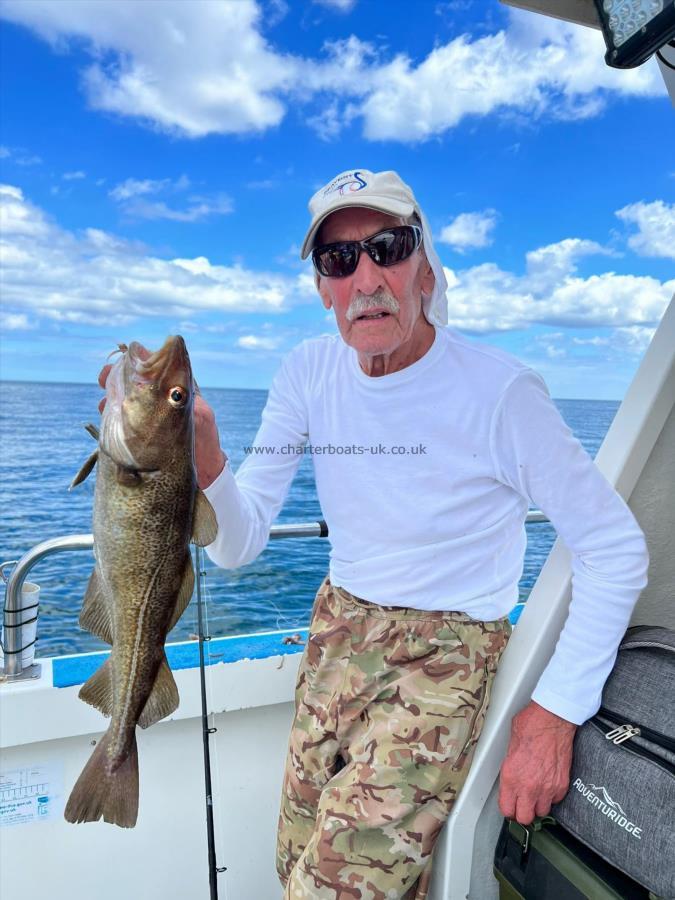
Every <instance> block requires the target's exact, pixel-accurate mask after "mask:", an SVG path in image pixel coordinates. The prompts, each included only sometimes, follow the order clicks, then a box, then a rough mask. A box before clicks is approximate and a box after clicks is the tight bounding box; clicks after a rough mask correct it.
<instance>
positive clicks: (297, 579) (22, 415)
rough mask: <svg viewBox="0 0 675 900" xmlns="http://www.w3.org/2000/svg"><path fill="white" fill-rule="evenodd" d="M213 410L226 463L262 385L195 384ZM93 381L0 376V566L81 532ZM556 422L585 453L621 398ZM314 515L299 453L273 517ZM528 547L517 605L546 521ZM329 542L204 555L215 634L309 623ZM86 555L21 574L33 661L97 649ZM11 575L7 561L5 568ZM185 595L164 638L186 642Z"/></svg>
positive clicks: (191, 627) (530, 529)
mask: <svg viewBox="0 0 675 900" xmlns="http://www.w3.org/2000/svg"><path fill="white" fill-rule="evenodd" d="M202 392H203V394H204V397H205V399H206V400H207V402H208V403H209V404H210V405H211V406H212V407H213V409H214V411H215V414H216V419H217V421H218V424H219V428H220V433H221V440H222V445H223V447H224V448H225V449H226V451H227V453H228V456H229V457H230V459H231V462H232V465H233V467H234V468H235V469H236V468H237V466H238V465H239V464H240V463H241V462H242V461H243V459H244V448H245V447H247V446H250V444H251V442H252V441H253V438H254V437H255V434H256V431H257V429H258V425H259V423H260V414H261V412H262V409H263V407H264V405H265V400H266V397H267V392H266V391H259V390H234V389H218V388H212V389H202ZM101 396H102V394H101V390H100V389H99V388H98V386H96V385H83V384H54V383H50V384H38V383H29V382H9V381H4V382H0V440H1V447H2V452H1V453H0V502H1V504H2V506H1V509H2V532H1V535H0V562H6V561H11V560H17V559H19V558H20V557H21V556H22V555H23V554H24V553H26V552H27V551H28V550H30V549H31V548H32V547H33V546H35V545H36V544H38V543H40V542H41V541H44V540H47V539H49V538H54V537H62V536H66V535H73V534H82V533H88V532H91V528H92V506H93V499H94V484H95V477H94V475H91V476H90V477H89V478H88V479H87V481H85V482H84V483H83V484H82V485H80V486H78V487H77V488H75V489H74V490H72V491H69V490H68V486H69V484H70V482H71V480H72V478H73V476H74V475H75V474H76V472H77V471H78V470H79V468H80V466H81V465H82V463H83V462H84V460H85V459H86V458H87V457H88V456H89V455H90V454H91V452H92V450H93V448H94V444H93V440H92V438H91V437H90V436H89V435H88V434H87V433H86V432H85V430H84V425H85V424H86V423H87V422H97V421H98V410H97V405H98V402H99V400H100V398H101ZM555 403H556V405H557V407H558V409H559V410H560V412H561V414H562V416H563V418H564V420H565V421H566V423H567V424H568V425H569V427H570V428H571V429H572V431H573V432H574V434H575V435H576V437H577V438H578V439H579V440H580V441H581V443H582V445H583V446H584V448H585V449H586V451H587V452H588V453H589V454H590V455H591V457H593V458H594V457H595V455H596V453H597V451H598V448H599V447H600V444H601V443H602V440H603V438H604V436H605V434H606V433H607V430H608V428H609V426H610V424H611V422H612V419H613V418H614V415H615V413H616V411H617V409H618V407H619V403H618V402H615V401H607V400H556V401H555ZM320 518H321V508H320V506H319V502H318V499H317V495H316V488H315V484H314V476H313V471H312V464H311V459H310V457H309V456H307V457H305V458H303V461H302V462H301V464H300V467H299V470H298V472H297V474H296V477H295V480H294V481H293V484H292V486H291V489H290V492H289V495H288V498H287V501H286V503H285V505H284V508H283V510H282V511H281V513H280V515H279V517H278V519H277V521H278V522H280V523H281V522H315V521H317V520H318V519H320ZM527 535H528V544H527V553H526V556H525V563H524V568H523V574H522V578H521V580H520V585H519V599H520V601H526V600H527V597H528V595H529V593H530V590H531V589H532V586H533V584H534V582H535V580H536V578H537V575H538V573H539V570H540V569H541V566H542V565H543V563H544V561H545V559H546V557H547V555H548V553H549V551H550V549H551V547H552V545H553V541H554V538H555V532H554V529H553V527H552V526H551V525H550V524H548V523H541V524H534V523H533V524H530V525H528V526H527ZM328 551H329V545H328V540H327V539H325V538H288V539H283V540H277V541H273V542H270V544H269V546H268V548H267V549H266V550H265V551H264V552H263V553H262V554H261V555H260V556H259V557H258V559H256V560H255V561H254V562H252V563H250V564H249V565H247V566H243V567H241V568H240V569H236V570H234V571H225V570H222V569H219V568H217V567H216V566H214V565H213V564H212V563H211V562H210V560H208V559H207V558H205V571H206V574H205V576H204V580H203V584H204V597H205V600H206V610H207V614H208V627H209V632H210V633H211V634H212V635H213V636H223V635H236V634H251V633H254V632H261V631H270V630H278V629H295V628H299V627H302V626H305V625H307V624H308V621H309V614H310V610H311V607H312V602H313V600H314V595H315V592H316V590H317V588H318V586H319V584H320V583H321V580H322V578H323V577H324V575H325V574H326V572H327V570H328ZM92 568H93V555H92V553H91V551H89V550H83V551H68V552H63V553H59V554H57V555H54V556H50V557H47V558H46V559H43V560H42V561H40V562H39V563H38V564H37V565H36V566H35V568H34V569H33V570H32V572H31V574H30V576H29V578H30V580H31V581H33V582H36V583H37V584H39V585H40V613H39V620H38V642H37V646H36V656H37V657H46V656H58V655H62V654H70V653H79V652H83V651H89V650H98V649H105V647H106V645H104V644H103V643H102V642H101V641H99V640H98V639H97V638H95V637H94V636H93V635H91V634H89V632H87V631H84V630H82V629H81V628H80V627H79V625H78V615H79V611H80V607H81V605H82V598H83V596H84V591H85V588H86V584H87V580H88V578H89V574H90V572H91V570H92ZM7 571H11V567H9V568H8V569H7ZM196 632H197V613H196V605H195V602H194V598H193V602H192V603H191V604H190V606H189V607H188V609H187V610H186V612H185V613H184V615H183V616H182V618H181V620H180V621H179V622H178V624H177V625H176V627H175V628H174V630H173V631H172V632H171V634H170V636H169V641H181V640H188V639H190V638H193V637H194V636H195V635H196Z"/></svg>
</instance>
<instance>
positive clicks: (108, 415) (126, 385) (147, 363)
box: [100, 335, 194, 469]
mask: <svg viewBox="0 0 675 900" xmlns="http://www.w3.org/2000/svg"><path fill="white" fill-rule="evenodd" d="M120 350H121V351H122V356H121V357H120V358H119V359H118V360H117V362H116V363H115V364H114V365H113V367H112V369H111V371H110V374H109V375H108V380H107V382H106V389H107V402H106V405H105V409H104V410H103V418H102V420H101V437H100V444H101V448H102V449H103V451H104V452H105V453H107V454H108V455H109V456H110V457H111V458H112V459H113V460H115V462H117V463H118V464H119V465H121V466H125V467H127V468H132V469H140V468H143V469H154V468H156V466H155V464H154V463H153V464H152V465H151V464H150V463H149V462H148V459H149V455H148V452H147V447H146V444H148V445H149V443H150V437H149V436H150V434H151V432H150V431H149V428H150V426H151V423H153V422H156V421H157V420H156V416H155V414H154V412H153V409H159V408H160V406H161V403H162V402H163V401H162V400H161V398H162V397H163V396H164V395H166V394H168V393H169V392H170V391H171V389H172V388H174V387H176V388H180V389H181V390H182V392H183V393H187V399H186V402H185V404H184V405H185V406H186V407H187V409H188V410H191V408H192V402H193V396H194V381H193V377H192V368H191V366H190V358H189V356H188V352H187V347H186V346H185V341H184V340H183V338H182V337H181V336H180V335H172V336H171V337H168V338H167V339H166V341H165V342H164V344H163V346H162V347H160V349H159V350H157V351H155V352H154V353H153V352H151V351H150V350H147V349H146V348H145V347H144V346H143V345H142V344H140V343H138V341H133V342H132V343H131V344H129V346H128V347H127V346H126V345H124V344H121V345H120ZM157 404H160V406H158V405H157ZM190 415H191V413H190Z"/></svg>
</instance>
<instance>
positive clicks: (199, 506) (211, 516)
mask: <svg viewBox="0 0 675 900" xmlns="http://www.w3.org/2000/svg"><path fill="white" fill-rule="evenodd" d="M217 534H218V522H217V521H216V514H215V512H214V511H213V507H212V506H211V504H210V503H209V501H208V500H207V499H206V494H205V493H204V492H203V491H200V490H199V488H197V494H196V496H195V505H194V512H193V514H192V542H193V543H194V544H197V546H198V547H207V546H208V545H209V544H212V543H213V542H214V541H215V539H216V536H217Z"/></svg>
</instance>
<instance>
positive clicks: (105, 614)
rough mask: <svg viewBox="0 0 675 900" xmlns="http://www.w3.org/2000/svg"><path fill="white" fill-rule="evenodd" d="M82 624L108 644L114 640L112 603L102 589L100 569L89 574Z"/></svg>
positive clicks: (81, 615) (81, 617)
mask: <svg viewBox="0 0 675 900" xmlns="http://www.w3.org/2000/svg"><path fill="white" fill-rule="evenodd" d="M80 625H81V626H82V628H85V629H86V630H87V631H90V632H91V633H92V634H95V635H96V637H99V638H101V640H102V641H105V642H106V643H108V644H112V642H113V627H112V614H111V611H110V604H109V603H108V600H107V599H106V596H105V594H104V593H103V591H102V590H101V576H100V575H99V572H98V569H96V568H95V569H94V571H93V572H92V573H91V575H90V576H89V583H88V584H87V591H86V593H85V595H84V603H83V604H82V612H81V613H80Z"/></svg>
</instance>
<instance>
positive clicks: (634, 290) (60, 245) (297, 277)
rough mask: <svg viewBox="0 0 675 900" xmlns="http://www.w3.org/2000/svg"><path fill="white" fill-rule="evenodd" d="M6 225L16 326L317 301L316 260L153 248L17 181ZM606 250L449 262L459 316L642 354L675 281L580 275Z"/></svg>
mask: <svg viewBox="0 0 675 900" xmlns="http://www.w3.org/2000/svg"><path fill="white" fill-rule="evenodd" d="M0 230H1V232H2V241H1V242H0V258H1V262H2V266H3V302H4V307H5V313H6V315H8V316H10V317H14V318H10V319H8V321H9V322H10V323H14V324H15V325H17V327H18V325H20V324H22V323H23V322H24V321H25V322H26V323H32V322H35V321H36V320H38V319H47V320H51V321H53V322H72V323H81V324H85V325H87V324H91V325H101V324H106V325H108V324H113V325H119V324H125V323H128V322H131V321H135V320H138V319H142V318H152V317H159V316H170V317H175V320H176V321H177V322H181V321H182V322H188V323H195V324H199V318H200V314H201V313H205V312H212V313H213V312H217V313H219V314H221V315H222V317H223V318H224V319H225V321H227V316H228V314H229V315H230V316H231V314H232V313H240V312H263V313H268V314H269V313H275V312H276V313H280V312H283V311H285V310H288V309H290V308H291V306H292V305H294V304H298V303H306V302H318V301H317V298H316V289H315V287H314V280H313V276H312V274H311V270H310V269H309V268H308V267H307V266H305V267H303V269H302V270H301V271H299V272H297V273H295V274H293V275H286V274H280V273H276V272H259V271H253V270H250V269H247V268H245V267H244V266H243V265H228V266H226V265H219V264H216V263H213V262H211V261H210V260H209V259H207V258H206V257H203V256H200V257H196V258H192V259H182V258H177V259H164V258H161V257H158V256H153V255H151V254H150V253H148V251H147V249H146V248H144V247H143V246H142V245H139V244H135V243H132V242H129V241H125V240H123V239H121V238H118V237H116V236H115V235H111V234H109V233H107V232H104V231H101V230H99V229H93V228H90V229H86V230H84V231H83V232H78V233H75V232H71V231H67V230H65V229H63V228H61V227H60V226H59V225H58V224H56V223H54V222H53V221H52V220H51V219H50V218H49V217H47V216H46V215H45V214H44V212H43V211H42V210H41V209H39V208H38V207H37V206H35V205H33V204H31V203H30V202H29V201H28V200H26V198H25V197H24V196H23V193H22V192H21V190H20V189H19V188H17V187H15V186H12V185H5V186H2V187H0ZM603 252H604V251H603V248H602V247H601V246H600V245H598V244H595V243H594V242H591V241H583V240H580V239H566V240H563V241H560V242H559V243H557V244H550V245H548V246H546V247H542V248H539V249H537V250H533V251H531V252H530V253H529V254H527V256H526V259H525V270H524V272H523V273H522V274H517V273H515V272H510V271H507V270H505V269H502V268H500V267H499V266H497V265H495V264H494V263H483V264H481V265H478V266H473V267H469V268H466V269H462V270H457V271H453V270H451V269H446V274H447V277H448V283H449V285H450V288H449V290H448V299H449V309H450V324H451V325H452V326H453V327H457V328H461V329H463V330H466V331H474V332H483V333H486V332H494V331H500V330H504V331H507V330H515V329H527V328H528V327H529V326H531V325H533V324H543V325H546V326H548V327H549V329H553V330H550V331H549V332H548V333H546V334H545V335H544V336H543V339H544V341H545V342H546V344H547V345H548V346H550V347H553V351H551V352H553V354H554V355H555V351H556V350H558V349H560V348H559V347H558V346H557V343H556V342H557V337H556V336H557V335H558V334H559V333H560V329H561V328H563V327H577V328H600V327H610V328H613V329H614V332H613V333H614V334H616V335H618V336H619V338H620V340H621V341H622V346H625V347H626V348H627V349H628V350H629V352H636V353H637V352H639V348H641V347H644V345H645V344H646V342H647V341H648V339H649V336H650V334H652V333H653V330H654V326H655V325H656V324H657V323H658V322H659V320H660V318H661V316H662V315H663V312H664V310H665V308H666V306H667V304H668V302H669V300H670V297H671V295H672V294H673V291H675V280H672V281H669V282H665V283H661V282H660V281H659V280H658V279H656V278H653V277H649V276H635V275H625V274H622V275H619V274H616V273H614V272H611V271H606V272H602V273H601V274H593V275H590V276H588V277H586V278H583V277H581V276H580V275H579V273H578V271H577V265H578V261H579V259H580V258H582V257H585V256H587V255H588V254H591V253H603ZM16 317H18V318H16ZM23 317H25V318H23ZM214 327H215V326H214ZM271 330H272V329H270V328H268V327H267V326H263V328H262V331H263V334H262V335H255V334H246V335H243V338H245V342H244V343H243V344H242V343H240V346H241V347H244V348H247V349H261V350H272V349H275V348H276V347H278V346H279V344H278V343H274V344H272V343H271V342H274V341H276V340H277V338H278V333H277V334H274V335H272V334H269V333H267V332H269V331H271ZM579 340H584V338H580V339H579ZM591 340H592V339H591ZM613 340H614V339H613V338H612V341H613ZM542 344H543V341H542ZM598 344H599V342H598Z"/></svg>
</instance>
